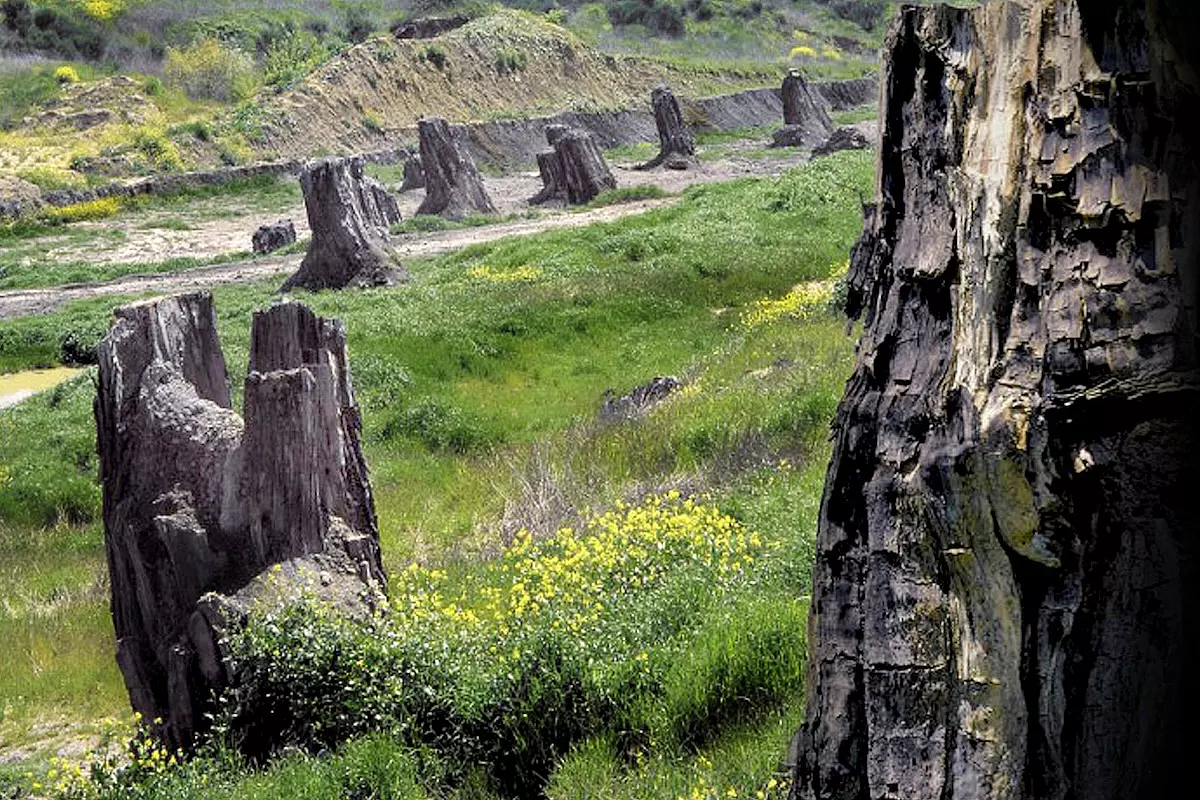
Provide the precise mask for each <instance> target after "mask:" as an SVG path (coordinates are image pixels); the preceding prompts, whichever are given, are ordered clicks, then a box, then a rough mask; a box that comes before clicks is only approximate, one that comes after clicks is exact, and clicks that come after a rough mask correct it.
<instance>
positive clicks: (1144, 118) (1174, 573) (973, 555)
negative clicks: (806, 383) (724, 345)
mask: <svg viewBox="0 0 1200 800" xmlns="http://www.w3.org/2000/svg"><path fill="white" fill-rule="evenodd" d="M1180 8H1181V6H1176V7H1174V8H1170V7H1168V6H1167V4H1165V3H1163V2H1158V1H1156V0H1152V1H1151V2H1149V3H1143V2H1133V1H1132V0H1131V1H1130V2H1123V1H1122V0H1109V1H1108V2H1090V3H1084V2H1076V0H1024V1H1023V2H997V3H992V4H987V5H985V6H983V7H981V8H977V9H973V10H969V9H955V8H951V7H948V6H938V7H933V8H913V7H906V8H903V9H902V10H901V11H900V13H899V15H898V17H897V19H896V20H895V21H894V23H893V24H892V27H891V29H890V31H889V34H888V39H887V45H886V48H885V57H886V67H885V70H884V75H883V81H884V87H885V88H884V91H885V98H884V104H883V114H882V117H881V142H880V150H879V153H878V164H877V166H878V169H877V186H876V198H875V203H874V204H873V205H871V206H869V207H868V208H867V209H866V212H867V213H866V217H867V219H866V224H865V230H864V234H863V237H862V239H861V240H860V242H859V244H858V245H857V246H856V248H855V250H854V253H853V255H852V266H851V274H850V286H849V292H848V311H850V312H851V313H852V315H855V316H857V315H859V314H865V328H864V331H863V334H862V339H861V342H860V344H859V351H858V360H857V366H856V369H855V371H854V373H853V376H852V378H851V379H850V381H849V383H848V384H847V387H846V392H845V395H844V396H843V399H842V401H841V404H840V407H839V409H838V412H837V416H836V419H835V423H834V453H833V459H832V461H831V464H830V467H829V471H828V474H827V478H826V484H825V493H824V497H823V500H822V507H821V516H820V524H819V530H818V542H817V558H816V562H815V566H814V571H813V603H812V607H811V616H810V621H809V634H810V658H809V665H808V686H809V697H808V705H807V711H806V719H805V724H804V727H803V728H802V729H801V731H800V732H799V734H798V736H797V743H796V749H797V764H796V775H795V781H794V782H793V786H792V792H793V796H795V797H801V798H855V799H860V798H940V800H952V799H954V798H968V797H969V798H1039V799H1040V798H1071V799H1072V800H1091V799H1092V798H1097V799H1099V798H1142V797H1146V798H1149V797H1159V796H1168V795H1169V791H1168V790H1169V788H1170V785H1171V780H1172V776H1173V775H1174V774H1175V773H1177V772H1178V771H1179V770H1180V769H1183V768H1185V767H1184V766H1183V765H1185V764H1186V763H1187V759H1188V758H1189V757H1190V755H1191V753H1192V748H1191V747H1189V744H1188V743H1189V739H1190V731H1191V729H1192V727H1193V726H1194V717H1193V716H1191V714H1192V712H1193V710H1194V708H1195V706H1196V702H1195V701H1196V688H1195V686H1196V682H1195V680H1194V678H1191V677H1190V676H1189V673H1190V672H1191V669H1190V667H1191V665H1192V664H1194V663H1195V662H1194V660H1193V658H1194V649H1195V644H1194V643H1195V642H1196V640H1197V634H1198V633H1200V631H1198V630H1197V628H1198V626H1197V622H1196V615H1195V603H1194V600H1195V591H1196V588H1195V587H1196V586H1197V579H1198V576H1197V571H1196V550H1197V546H1196V545H1197V536H1198V535H1200V533H1198V530H1200V517H1198V515H1197V509H1196V505H1197V492H1196V490H1197V488H1198V487H1200V474H1198V470H1197V467H1196V460H1195V453H1196V452H1197V451H1196V446H1197V439H1198V437H1197V417H1198V416H1200V415H1198V413H1197V411H1198V410H1200V380H1198V377H1197V330H1198V329H1197V306H1198V305H1200V302H1198V292H1197V256H1196V254H1197V240H1198V238H1200V213H1197V209H1198V208H1200V204H1198V201H1200V189H1198V182H1197V160H1196V153H1195V147H1194V144H1193V141H1192V140H1191V137H1193V136H1194V135H1195V134H1194V132H1195V131H1196V130H1200V119H1198V113H1200V93H1198V91H1197V85H1196V83H1195V81H1196V73H1195V72H1194V71H1191V70H1190V69H1189V68H1188V67H1187V66H1186V65H1185V64H1184V56H1183V55H1182V54H1187V53H1188V52H1189V48H1192V47H1193V46H1194V45H1193V44H1192V42H1193V41H1195V40H1194V39H1193V38H1192V37H1191V31H1190V30H1189V29H1188V28H1187V26H1184V25H1181V24H1179V23H1178V20H1179V19H1180V18H1181V17H1180V16H1179V15H1180V13H1181V12H1179V9H1180Z"/></svg>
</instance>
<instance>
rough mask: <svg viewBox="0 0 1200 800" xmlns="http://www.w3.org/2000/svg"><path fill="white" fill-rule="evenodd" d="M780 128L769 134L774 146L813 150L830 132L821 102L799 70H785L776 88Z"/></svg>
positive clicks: (828, 119) (829, 120)
mask: <svg viewBox="0 0 1200 800" xmlns="http://www.w3.org/2000/svg"><path fill="white" fill-rule="evenodd" d="M780 97H781V98H782V100H783V127H782V128H780V129H779V130H777V131H775V132H774V133H773V134H772V135H771V139H772V146H774V147H816V146H818V145H820V144H822V143H823V142H825V141H827V140H828V139H829V137H830V135H831V134H832V133H833V120H832V119H830V118H829V112H828V111H826V110H825V102H824V100H823V99H822V98H821V95H820V94H818V93H817V92H816V91H815V90H813V89H810V88H809V85H808V81H806V80H804V76H803V75H802V74H800V71H799V70H795V69H792V70H788V74H787V76H786V77H785V78H784V79H783V86H782V87H781V88H780Z"/></svg>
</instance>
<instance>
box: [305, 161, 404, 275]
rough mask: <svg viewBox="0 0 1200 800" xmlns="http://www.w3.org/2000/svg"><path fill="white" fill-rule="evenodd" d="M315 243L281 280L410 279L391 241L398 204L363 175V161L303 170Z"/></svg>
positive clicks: (329, 163)
mask: <svg viewBox="0 0 1200 800" xmlns="http://www.w3.org/2000/svg"><path fill="white" fill-rule="evenodd" d="M300 188H301V189H302V190H303V192H304V206H305V209H306V211H307V213H308V225H309V227H310V228H311V229H312V241H311V242H310V243H309V245H308V252H307V253H306V254H305V256H304V261H302V262H301V263H300V269H299V270H297V272H296V274H294V275H292V276H291V277H290V278H288V279H287V281H286V282H285V283H284V284H283V289H284V290H285V291H286V290H288V289H292V288H297V287H299V288H304V289H311V290H313V291H316V290H318V289H342V288H345V287H347V286H379V285H387V284H390V283H393V282H396V281H399V280H405V279H407V277H408V275H407V273H406V272H405V271H404V269H403V268H402V267H401V266H400V262H399V259H398V258H397V257H396V255H395V254H394V253H393V252H392V249H391V247H390V246H389V245H388V243H387V238H386V236H387V229H388V227H389V226H390V225H392V224H395V223H396V222H399V221H400V208H399V205H398V204H397V203H396V198H394V197H392V196H391V195H390V194H388V193H387V191H386V190H385V189H384V188H383V186H382V185H380V184H379V182H378V181H376V180H374V179H372V178H368V177H365V176H364V175H363V164H362V161H361V160H360V159H357V158H353V159H343V158H326V159H322V160H320V161H314V162H312V163H310V164H308V165H307V166H306V167H305V168H304V171H303V172H301V173H300Z"/></svg>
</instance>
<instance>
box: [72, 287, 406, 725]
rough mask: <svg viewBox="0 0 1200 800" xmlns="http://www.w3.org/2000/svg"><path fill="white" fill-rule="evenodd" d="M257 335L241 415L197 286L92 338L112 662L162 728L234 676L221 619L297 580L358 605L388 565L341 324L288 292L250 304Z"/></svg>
mask: <svg viewBox="0 0 1200 800" xmlns="http://www.w3.org/2000/svg"><path fill="white" fill-rule="evenodd" d="M250 351H251V352H250V373H249V376H248V377H247V379H246V385H245V418H244V419H243V418H242V417H240V416H238V414H237V413H236V412H235V411H233V410H232V408H231V406H230V391H229V381H228V378H227V376H226V370H225V361H224V358H223V357H222V354H221V347H220V342H219V341H218V339H217V332H216V317H215V314H214V311H213V304H212V298H211V296H209V295H207V294H193V295H181V296H177V297H170V298H165V299H160V300H152V301H147V302H142V303H137V304H134V305H131V306H126V307H124V308H120V309H118V310H117V312H116V321H115V322H114V323H113V326H112V329H111V330H110V331H109V333H108V334H107V336H105V338H104V339H103V340H102V341H101V343H100V345H99V347H98V356H99V385H98V389H97V397H96V403H95V412H96V430H97V445H98V450H99V453H100V473H101V480H102V482H103V494H104V541H105V551H106V554H107V558H108V566H109V576H110V580H111V584H112V615H113V623H114V627H115V628H116V635H117V662H118V665H119V666H120V668H121V673H122V674H123V676H124V678H125V685H126V687H127V688H128V690H129V697H130V700H131V702H132V704H133V707H134V708H135V709H136V710H137V711H140V712H141V713H142V715H143V716H144V717H145V718H146V719H148V720H151V719H156V718H161V719H162V720H163V722H162V724H161V726H159V729H158V733H159V734H160V736H161V737H162V738H163V739H164V740H165V741H167V742H169V743H170V744H171V745H172V746H184V747H186V746H188V745H190V744H191V743H192V742H193V740H194V736H195V734H196V733H197V732H198V731H200V730H202V729H203V727H204V716H203V714H204V713H205V712H206V711H209V710H211V702H212V697H213V693H214V692H215V691H217V690H219V689H221V688H222V687H224V686H226V685H228V684H229V683H230V682H231V681H232V680H233V679H234V674H233V673H232V672H231V669H232V666H231V665H230V664H229V663H228V662H227V660H226V659H224V658H223V656H222V645H221V641H220V640H221V636H222V634H223V633H224V632H227V631H228V630H229V629H230V627H231V626H236V625H238V624H240V623H241V621H242V620H244V618H245V614H246V613H247V611H248V609H249V608H250V607H251V606H252V605H253V604H254V603H255V602H256V601H258V600H264V601H270V600H271V598H272V597H282V598H286V597H289V596H294V595H295V594H296V593H298V592H299V591H301V590H305V589H307V590H311V591H312V592H313V593H315V594H316V595H318V596H320V597H322V598H324V599H326V600H328V601H329V602H330V603H331V604H333V605H334V606H335V607H338V608H341V609H342V610H344V611H346V612H347V613H365V612H366V611H368V610H369V609H370V608H371V607H372V605H373V603H374V602H375V600H376V598H377V597H378V596H379V592H380V591H381V589H382V587H383V585H384V582H385V576H384V573H383V568H382V562H381V558H380V551H379V534H378V529H377V524H376V520H375V511H374V505H373V502H372V498H371V487H370V483H369V481H368V479H367V466H366V462H365V461H364V460H363V456H362V452H361V450H360V448H359V432H360V427H361V426H360V420H359V415H358V408H357V406H356V405H355V401H354V393H353V389H352V387H351V383H350V373H349V368H348V364H347V361H346V335H345V330H344V329H343V328H342V326H341V324H340V323H339V322H337V321H334V320H327V319H322V318H320V317H317V316H316V315H314V314H313V313H312V311H310V310H309V309H308V307H307V306H304V305H302V304H299V303H284V304H281V305H276V306H274V307H272V308H270V309H268V310H266V311H261V312H257V313H256V314H255V315H254V323H253V330H252V332H251V344H250ZM273 565H278V566H277V567H273ZM269 567H272V569H268V568H269Z"/></svg>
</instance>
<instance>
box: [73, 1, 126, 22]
mask: <svg viewBox="0 0 1200 800" xmlns="http://www.w3.org/2000/svg"><path fill="white" fill-rule="evenodd" d="M76 2H77V3H78V4H79V6H80V7H81V8H82V9H83V10H84V11H85V12H86V13H87V15H88V16H90V17H91V18H92V19H98V20H101V21H106V20H110V19H113V18H114V17H116V16H117V15H119V14H120V13H121V12H122V11H124V10H125V7H126V6H127V5H128V2H127V0H76Z"/></svg>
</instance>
